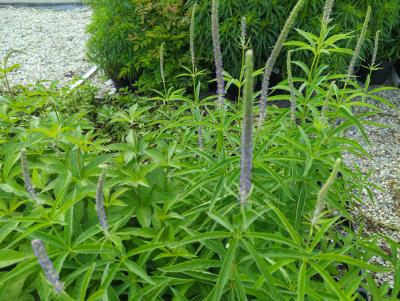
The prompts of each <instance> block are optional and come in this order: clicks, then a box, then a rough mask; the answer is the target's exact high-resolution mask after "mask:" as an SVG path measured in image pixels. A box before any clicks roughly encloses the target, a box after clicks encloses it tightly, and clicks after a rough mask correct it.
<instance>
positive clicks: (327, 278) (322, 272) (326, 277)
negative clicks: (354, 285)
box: [310, 262, 352, 301]
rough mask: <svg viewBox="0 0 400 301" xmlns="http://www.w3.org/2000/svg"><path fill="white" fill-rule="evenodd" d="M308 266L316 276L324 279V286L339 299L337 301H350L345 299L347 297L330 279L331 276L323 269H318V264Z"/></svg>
mask: <svg viewBox="0 0 400 301" xmlns="http://www.w3.org/2000/svg"><path fill="white" fill-rule="evenodd" d="M310 265H311V266H312V267H313V268H314V269H315V270H316V271H317V272H318V274H320V275H321V276H322V278H324V280H325V283H326V285H327V286H328V287H330V288H331V289H332V291H333V292H334V293H335V294H336V295H337V296H338V297H339V300H343V301H351V300H352V299H350V298H349V297H347V295H346V294H345V293H344V292H343V291H342V290H341V289H340V287H339V285H338V284H337V282H336V281H335V280H333V279H332V278H331V276H330V275H329V273H328V272H327V271H326V270H325V269H323V268H322V267H320V266H319V265H318V264H314V263H312V262H310Z"/></svg>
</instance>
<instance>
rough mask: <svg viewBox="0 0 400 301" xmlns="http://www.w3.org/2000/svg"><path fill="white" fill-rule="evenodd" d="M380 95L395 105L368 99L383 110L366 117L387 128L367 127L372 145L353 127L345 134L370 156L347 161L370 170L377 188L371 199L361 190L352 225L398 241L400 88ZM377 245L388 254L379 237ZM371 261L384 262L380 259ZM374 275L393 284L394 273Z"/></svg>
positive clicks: (347, 159)
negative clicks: (393, 106)
mask: <svg viewBox="0 0 400 301" xmlns="http://www.w3.org/2000/svg"><path fill="white" fill-rule="evenodd" d="M379 96H381V97H383V98H385V99H387V100H388V101H390V102H391V103H392V104H394V105H395V106H396V108H395V109H393V108H392V109H390V108H388V107H387V106H385V105H382V104H381V103H378V102H377V101H374V100H368V102H370V103H372V104H374V105H376V106H378V107H380V108H381V109H382V113H380V114H377V115H374V116H371V117H368V118H367V120H368V121H372V122H377V123H380V124H383V125H386V126H387V127H386V128H379V127H376V126H372V125H367V126H366V132H367V134H368V136H369V138H370V141H371V145H368V144H367V143H366V142H365V141H364V140H363V139H362V137H361V135H360V133H359V131H356V130H355V129H353V130H350V131H349V132H348V133H347V136H348V137H351V138H354V139H357V140H358V141H359V142H360V143H361V144H362V145H363V146H364V148H365V149H366V150H367V151H368V152H369V153H370V155H371V157H372V158H367V157H364V158H356V157H355V156H352V155H350V154H347V155H346V157H345V159H346V161H347V162H348V163H350V164H351V163H356V164H357V165H358V166H359V167H360V168H361V170H362V172H363V173H364V174H365V175H366V174H368V172H372V174H371V176H370V178H369V181H370V182H371V183H373V184H374V185H377V186H378V187H379V189H373V190H372V194H373V196H374V200H373V201H371V200H370V199H369V198H368V196H367V194H366V193H365V192H364V194H363V196H362V203H361V204H358V206H357V211H356V212H355V214H354V218H355V224H358V221H361V222H363V223H365V228H364V234H365V236H367V237H368V236H370V235H374V234H382V235H385V236H388V237H390V238H391V239H393V240H394V241H397V242H400V111H399V109H400V90H393V91H385V92H380V93H379ZM380 247H381V248H382V250H383V251H385V252H387V253H388V252H389V250H390V248H389V246H388V245H387V243H386V242H385V241H384V240H380ZM399 251H400V250H399ZM399 256H400V252H399ZM372 261H373V262H376V263H379V264H386V263H385V262H384V260H382V259H381V258H374V259H373V260H372ZM375 277H376V280H377V281H378V282H379V283H384V282H389V283H390V284H391V286H393V283H394V282H393V281H394V279H393V274H376V275H375Z"/></svg>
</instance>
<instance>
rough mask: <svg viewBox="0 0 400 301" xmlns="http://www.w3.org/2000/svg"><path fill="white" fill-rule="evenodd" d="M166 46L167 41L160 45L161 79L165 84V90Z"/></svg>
mask: <svg viewBox="0 0 400 301" xmlns="http://www.w3.org/2000/svg"><path fill="white" fill-rule="evenodd" d="M164 48H165V43H162V44H161V46H160V75H161V81H162V83H163V86H164V92H166V87H165V74H164V50H165V49H164Z"/></svg>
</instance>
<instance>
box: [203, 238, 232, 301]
mask: <svg viewBox="0 0 400 301" xmlns="http://www.w3.org/2000/svg"><path fill="white" fill-rule="evenodd" d="M237 247H238V241H237V240H235V239H231V240H230V241H229V249H228V252H227V253H226V255H225V258H224V261H223V262H222V266H221V270H220V272H219V276H218V278H217V283H216V284H215V287H214V290H213V291H212V292H211V293H210V295H209V296H208V298H207V300H221V298H222V294H223V293H224V290H225V286H226V284H227V283H228V280H229V278H230V276H231V271H232V268H233V264H234V260H235V256H236V250H237Z"/></svg>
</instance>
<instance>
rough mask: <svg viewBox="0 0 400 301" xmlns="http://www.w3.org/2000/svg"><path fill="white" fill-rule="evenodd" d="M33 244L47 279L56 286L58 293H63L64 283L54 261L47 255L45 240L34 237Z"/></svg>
mask: <svg viewBox="0 0 400 301" xmlns="http://www.w3.org/2000/svg"><path fill="white" fill-rule="evenodd" d="M31 244H32V249H33V252H34V254H35V256H36V258H37V259H38V261H39V264H40V266H41V267H42V269H43V272H44V274H45V275H46V278H47V280H48V281H49V282H50V283H51V284H52V285H53V286H54V289H55V291H56V292H57V293H58V294H59V293H61V292H62V291H63V284H62V282H61V281H60V276H59V275H58V273H57V271H56V269H55V268H54V266H53V263H52V262H51V260H50V258H49V256H48V255H47V252H46V248H45V246H44V244H43V242H42V241H41V240H39V239H34V240H32V242H31Z"/></svg>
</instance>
